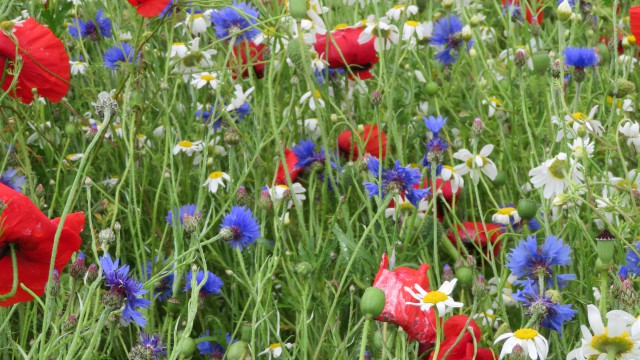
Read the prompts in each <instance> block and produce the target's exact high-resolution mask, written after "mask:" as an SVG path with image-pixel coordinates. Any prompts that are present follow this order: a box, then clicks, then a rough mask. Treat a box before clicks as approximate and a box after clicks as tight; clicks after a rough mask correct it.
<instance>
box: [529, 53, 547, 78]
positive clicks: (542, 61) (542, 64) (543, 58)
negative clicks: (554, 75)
mask: <svg viewBox="0 0 640 360" xmlns="http://www.w3.org/2000/svg"><path fill="white" fill-rule="evenodd" d="M531 61H532V62H533V69H534V70H535V71H536V72H537V73H538V75H544V73H545V72H546V71H547V69H549V52H548V51H542V50H541V51H536V52H535V53H533V55H532V56H531Z"/></svg>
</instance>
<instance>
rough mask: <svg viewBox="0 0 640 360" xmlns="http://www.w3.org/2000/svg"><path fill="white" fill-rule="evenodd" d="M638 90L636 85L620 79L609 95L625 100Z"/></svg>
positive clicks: (614, 84)
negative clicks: (624, 98)
mask: <svg viewBox="0 0 640 360" xmlns="http://www.w3.org/2000/svg"><path fill="white" fill-rule="evenodd" d="M635 90H636V85H635V84H634V83H632V82H631V81H628V80H625V79H618V80H616V81H615V82H614V83H613V87H612V88H611V90H610V91H609V95H611V96H615V97H618V98H623V97H625V96H627V95H629V94H631V93H633V92H634V91H635Z"/></svg>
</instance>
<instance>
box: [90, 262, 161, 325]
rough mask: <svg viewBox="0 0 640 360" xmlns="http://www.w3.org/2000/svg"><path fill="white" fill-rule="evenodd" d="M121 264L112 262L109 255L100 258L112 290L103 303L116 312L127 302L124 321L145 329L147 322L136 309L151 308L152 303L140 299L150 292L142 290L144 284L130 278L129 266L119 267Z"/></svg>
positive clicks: (107, 282) (108, 284)
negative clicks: (133, 322)
mask: <svg viewBox="0 0 640 360" xmlns="http://www.w3.org/2000/svg"><path fill="white" fill-rule="evenodd" d="M119 262H120V260H119V259H116V261H115V262H114V261H113V260H111V256H110V255H109V254H106V255H105V256H104V257H102V258H100V265H101V266H102V272H103V274H104V279H105V282H106V285H107V286H108V287H109V288H111V289H110V290H109V291H108V292H107V293H106V294H105V296H104V297H103V302H104V303H105V304H106V305H107V306H112V307H113V310H115V309H118V308H120V307H121V306H122V303H123V302H124V300H126V304H125V305H124V310H123V311H122V320H124V322H125V324H127V325H128V324H129V322H130V321H131V320H133V321H135V322H136V323H137V324H138V325H140V326H142V327H144V326H145V325H146V324H147V320H145V318H143V317H142V313H140V312H139V311H137V310H136V308H142V309H146V308H148V307H149V305H150V304H151V301H149V300H147V299H144V298H142V297H140V296H142V295H144V294H146V293H147V292H148V291H147V290H143V289H142V283H140V282H138V281H136V280H135V279H133V278H131V277H130V276H129V265H123V266H121V267H118V263H119Z"/></svg>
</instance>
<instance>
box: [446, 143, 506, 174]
mask: <svg viewBox="0 0 640 360" xmlns="http://www.w3.org/2000/svg"><path fill="white" fill-rule="evenodd" d="M492 151H493V145H491V144H489V145H485V146H484V147H483V148H482V149H480V152H479V153H478V154H472V153H471V152H470V151H469V150H467V149H460V150H458V151H457V152H456V153H455V154H453V158H454V159H458V160H462V161H464V163H462V164H459V165H456V166H455V167H454V169H455V171H456V172H457V173H458V174H460V175H465V174H467V173H469V176H470V177H471V180H472V181H473V182H474V183H476V184H477V183H478V182H479V181H480V172H481V171H482V173H484V174H485V175H486V176H487V177H488V178H489V179H491V180H493V179H495V178H496V176H497V175H498V168H497V167H496V164H494V163H493V161H491V160H490V159H489V158H488V156H489V155H490V154H491V152H492Z"/></svg>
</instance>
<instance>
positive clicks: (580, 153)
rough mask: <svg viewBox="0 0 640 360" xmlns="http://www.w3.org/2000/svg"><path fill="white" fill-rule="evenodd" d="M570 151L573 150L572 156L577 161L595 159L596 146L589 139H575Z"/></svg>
mask: <svg viewBox="0 0 640 360" xmlns="http://www.w3.org/2000/svg"><path fill="white" fill-rule="evenodd" d="M569 149H571V151H572V152H573V153H572V155H573V156H574V157H575V158H576V159H586V158H590V157H593V152H594V151H595V145H594V144H593V142H592V141H591V140H589V138H588V137H583V138H580V137H577V138H575V139H573V143H571V144H569Z"/></svg>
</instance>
